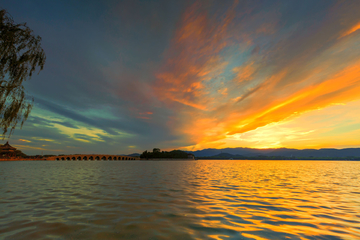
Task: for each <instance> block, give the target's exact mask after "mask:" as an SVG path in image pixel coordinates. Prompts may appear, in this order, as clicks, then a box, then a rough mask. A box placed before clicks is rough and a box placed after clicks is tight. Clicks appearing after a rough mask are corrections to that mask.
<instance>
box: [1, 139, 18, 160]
mask: <svg viewBox="0 0 360 240" xmlns="http://www.w3.org/2000/svg"><path fill="white" fill-rule="evenodd" d="M15 151H16V148H14V147H12V146H10V144H9V142H6V143H5V144H4V145H0V158H12V157H16V152H15Z"/></svg>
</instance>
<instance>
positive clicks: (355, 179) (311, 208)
mask: <svg viewBox="0 0 360 240" xmlns="http://www.w3.org/2000/svg"><path fill="white" fill-rule="evenodd" d="M0 239H9V240H16V239H26V240H28V239H101V240H103V239H181V240H184V239H256V240H262V239H360V162H340V161H241V160H239V161H238V160H233V161H214V160H201V161H168V162H161V161H158V162H156V161H79V162H78V161H64V162H63V161H60V162H58V161H56V162H45V161H28V162H25V161H24V162H0Z"/></svg>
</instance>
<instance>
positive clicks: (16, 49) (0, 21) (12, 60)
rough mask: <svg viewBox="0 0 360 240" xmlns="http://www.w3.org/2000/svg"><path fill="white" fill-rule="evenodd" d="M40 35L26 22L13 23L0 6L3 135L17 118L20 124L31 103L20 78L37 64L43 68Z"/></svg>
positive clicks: (12, 127)
mask: <svg viewBox="0 0 360 240" xmlns="http://www.w3.org/2000/svg"><path fill="white" fill-rule="evenodd" d="M40 42H41V37H39V36H34V35H33V31H32V30H31V29H30V28H29V27H27V26H26V23H20V24H15V23H14V20H13V19H12V17H11V16H10V15H9V14H8V13H7V12H6V10H4V9H1V10H0V53H1V55H0V116H1V122H0V128H1V129H2V131H3V133H2V135H3V138H4V137H5V134H6V133H7V132H8V128H10V132H9V136H10V135H11V134H12V133H13V131H14V130H15V127H16V125H17V124H18V123H19V122H20V123H21V126H22V125H23V124H24V122H25V121H26V119H27V118H28V116H29V113H30V111H31V108H32V106H33V102H34V100H33V98H28V97H26V94H25V89H24V86H23V82H24V81H26V80H27V79H29V78H30V77H31V76H32V74H33V72H34V71H35V70H36V68H37V67H40V70H39V72H40V71H41V70H42V69H43V67H44V64H45V60H46V56H45V52H44V50H43V49H42V48H41V43H40Z"/></svg>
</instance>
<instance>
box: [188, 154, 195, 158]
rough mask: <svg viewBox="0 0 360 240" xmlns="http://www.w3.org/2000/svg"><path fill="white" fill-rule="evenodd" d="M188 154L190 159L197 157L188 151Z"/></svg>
mask: <svg viewBox="0 0 360 240" xmlns="http://www.w3.org/2000/svg"><path fill="white" fill-rule="evenodd" d="M187 156H188V158H189V159H195V156H194V154H192V153H188V154H187Z"/></svg>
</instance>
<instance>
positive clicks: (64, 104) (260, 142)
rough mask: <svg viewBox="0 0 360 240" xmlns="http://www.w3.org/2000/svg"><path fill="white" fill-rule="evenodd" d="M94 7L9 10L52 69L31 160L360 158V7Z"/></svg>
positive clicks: (31, 132) (46, 75)
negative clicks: (269, 155) (269, 154)
mask: <svg viewBox="0 0 360 240" xmlns="http://www.w3.org/2000/svg"><path fill="white" fill-rule="evenodd" d="M90 2H91V3H90V4H89V8H88V9H82V8H81V6H82V5H81V4H71V3H70V2H69V3H66V4H64V5H62V7H63V8H64V9H65V11H66V12H68V13H69V19H68V20H67V19H64V17H63V16H62V14H60V12H58V10H56V4H55V3H54V4H45V5H44V6H42V7H39V6H35V5H31V6H28V7H30V8H32V9H37V11H38V12H40V15H39V13H37V14H32V13H31V11H29V12H27V11H25V8H24V9H20V10H16V9H15V4H16V3H13V4H9V3H8V4H5V5H8V6H4V8H8V10H9V12H11V14H12V15H13V17H14V19H15V20H17V19H19V20H18V21H20V22H21V21H25V22H28V25H29V26H30V27H32V28H34V31H35V33H36V34H39V35H41V36H42V38H43V41H44V49H45V51H46V53H47V56H48V59H49V60H48V62H47V63H46V65H45V70H44V71H43V72H41V73H40V75H38V76H34V77H33V79H31V80H30V81H29V82H27V84H28V85H27V86H28V89H29V92H30V93H31V94H33V95H34V97H35V103H36V104H35V107H34V111H33V113H32V114H31V116H30V118H29V120H28V122H27V123H26V124H25V126H24V128H23V130H19V129H18V130H16V132H15V135H14V136H13V137H11V141H12V142H13V145H14V146H16V147H19V148H21V149H23V150H24V151H25V152H26V153H35V152H36V153H38V151H40V150H41V151H44V152H46V153H54V154H55V153H56V154H57V153H58V152H59V151H61V150H62V151H63V152H64V153H75V151H76V152H83V153H93V152H107V153H119V154H120V153H133V152H139V153H140V152H142V151H144V150H146V149H147V150H151V149H152V148H154V147H159V148H161V149H164V150H171V149H183V150H188V151H195V150H201V149H205V148H235V147H249V148H296V149H305V148H314V149H319V148H353V147H354V148H355V147H360V137H359V136H360V120H359V117H358V116H359V113H358V112H359V110H358V109H360V94H359V92H360V60H359V56H360V45H359V42H360V17H359V14H358V11H356V9H359V8H360V2H356V1H344V2H339V1H327V2H324V3H320V2H318V3H314V2H313V1H302V2H287V1H278V2H275V1H274V2H257V1H251V2H248V1H226V2H221V3H220V2H216V1H214V2H211V1H193V2H187V3H176V2H166V3H165V2H162V1H158V2H157V1H154V2H153V3H146V4H142V3H141V2H139V1H133V2H132V3H129V2H126V1H124V2H122V1H120V2H119V3H110V2H109V3H106V4H100V3H96V2H95V1H94V2H92V1H90ZM162 5H164V7H161V6H162ZM73 7H80V9H82V10H81V11H80V12H79V13H74V12H72V11H71V9H72V8H73ZM175 9H178V10H175ZM44 11H49V12H52V13H53V14H54V16H55V17H50V16H45V15H41V14H43V12H44ZM95 13H96V14H99V17H94V16H95ZM96 16H97V15H96ZM105 16H106V17H105ZM49 19H50V20H51V21H47V20H49ZM85 19H87V20H88V21H90V23H92V27H89V23H86V21H85ZM89 19H91V20H89ZM72 21H74V22H72ZM55 25H56V26H58V27H57V28H56V29H57V30H56V31H58V32H56V31H55V30H53V29H54V26H55ZM94 33H97V35H96V36H95V35H93V34H94ZM64 35H68V36H73V38H72V40H71V41H70V40H69V39H68V38H64ZM85 36H86V37H85ZM99 36H101V37H99ZM61 39H62V41H61ZM59 49H61V50H59ZM40 84H41V86H40Z"/></svg>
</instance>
